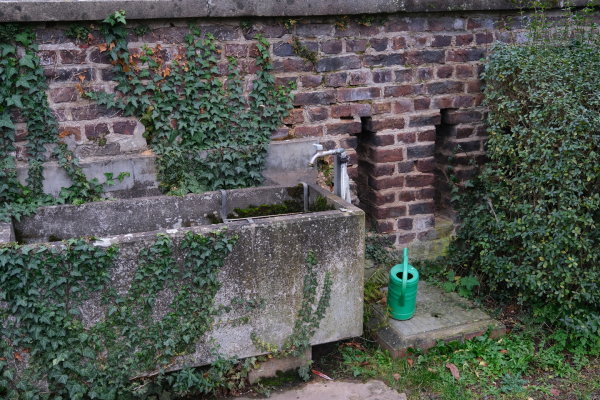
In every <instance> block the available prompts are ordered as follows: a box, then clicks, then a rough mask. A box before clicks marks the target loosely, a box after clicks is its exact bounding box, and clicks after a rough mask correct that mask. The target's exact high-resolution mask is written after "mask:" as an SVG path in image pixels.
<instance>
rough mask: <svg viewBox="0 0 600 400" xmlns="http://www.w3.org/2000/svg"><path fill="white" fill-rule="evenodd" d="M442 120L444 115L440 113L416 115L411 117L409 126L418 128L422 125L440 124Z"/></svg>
mask: <svg viewBox="0 0 600 400" xmlns="http://www.w3.org/2000/svg"><path fill="white" fill-rule="evenodd" d="M441 120H442V117H441V115H440V114H439V113H436V114H425V115H415V116H411V117H410V121H409V123H408V126H410V127H413V128H417V127H421V126H431V125H439V124H440V122H441Z"/></svg>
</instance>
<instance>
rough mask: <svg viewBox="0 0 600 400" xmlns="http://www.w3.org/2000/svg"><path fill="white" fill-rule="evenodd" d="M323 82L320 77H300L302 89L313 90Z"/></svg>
mask: <svg viewBox="0 0 600 400" xmlns="http://www.w3.org/2000/svg"><path fill="white" fill-rule="evenodd" d="M322 81H323V77H322V76H321V75H302V76H301V77H300V82H301V83H302V87H305V88H314V87H317V86H319V85H321V82H322Z"/></svg>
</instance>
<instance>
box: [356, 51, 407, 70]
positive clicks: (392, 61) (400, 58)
mask: <svg viewBox="0 0 600 400" xmlns="http://www.w3.org/2000/svg"><path fill="white" fill-rule="evenodd" d="M406 62H407V60H406V57H405V55H404V54H400V53H392V54H375V55H370V54H369V55H366V56H365V57H364V59H363V64H364V65H365V66H366V67H374V66H379V65H381V66H384V67H389V66H393V65H404V64H406Z"/></svg>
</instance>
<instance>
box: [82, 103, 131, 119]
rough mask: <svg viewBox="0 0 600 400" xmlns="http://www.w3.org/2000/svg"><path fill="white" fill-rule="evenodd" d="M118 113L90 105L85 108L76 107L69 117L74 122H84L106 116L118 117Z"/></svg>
mask: <svg viewBox="0 0 600 400" xmlns="http://www.w3.org/2000/svg"><path fill="white" fill-rule="evenodd" d="M120 114H121V112H120V111H114V112H111V111H109V110H107V109H106V107H103V106H96V105H90V106H85V107H77V108H73V109H71V115H72V116H73V120H74V121H85V120H91V119H97V118H100V117H106V116H113V117H114V116H118V115H120Z"/></svg>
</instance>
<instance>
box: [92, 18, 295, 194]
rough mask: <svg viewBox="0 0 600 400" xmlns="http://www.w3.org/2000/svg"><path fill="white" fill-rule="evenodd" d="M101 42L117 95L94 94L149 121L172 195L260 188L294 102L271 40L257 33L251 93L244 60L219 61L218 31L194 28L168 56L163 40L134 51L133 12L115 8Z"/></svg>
mask: <svg viewBox="0 0 600 400" xmlns="http://www.w3.org/2000/svg"><path fill="white" fill-rule="evenodd" d="M101 32H102V33H103V35H104V38H105V40H106V44H104V45H101V46H100V47H101V50H104V51H105V52H106V53H107V54H108V56H109V57H110V59H111V60H112V64H113V65H114V67H113V70H114V73H115V78H114V79H115V81H116V82H117V86H116V88H115V94H112V93H104V92H89V93H87V96H88V97H89V98H91V99H94V100H95V101H97V102H98V103H100V104H103V105H106V106H108V107H111V108H116V109H120V110H122V111H123V112H124V113H125V114H126V115H133V116H136V117H138V118H140V120H141V121H142V122H143V123H144V125H145V127H146V137H147V139H148V141H149V144H150V146H151V148H152V150H153V151H154V152H155V154H156V155H157V169H158V175H159V181H160V184H161V188H162V189H163V191H165V192H169V193H171V194H185V193H190V192H203V191H208V190H216V189H230V188H239V187H248V186H255V185H258V184H260V183H261V182H262V180H263V177H262V174H261V172H262V169H263V167H264V162H265V159H266V153H267V150H268V145H269V141H270V137H271V134H272V132H273V131H274V130H276V129H277V128H278V126H279V125H280V124H281V120H282V118H283V117H285V116H286V115H287V113H288V110H289V109H290V108H291V106H292V104H291V100H292V98H291V90H292V89H293V87H292V86H291V85H290V86H285V87H282V86H276V85H275V79H274V77H273V75H272V74H271V69H272V63H271V60H270V55H269V43H268V42H267V41H266V40H265V39H264V38H263V37H261V36H257V37H256V40H257V49H258V55H257V57H256V65H257V68H258V71H257V73H256V77H255V79H254V81H253V83H252V90H251V91H250V93H249V94H248V95H247V96H245V93H244V80H243V78H242V76H241V73H240V68H239V66H238V64H237V60H236V59H235V58H234V57H229V58H228V63H227V72H226V73H222V72H221V70H220V65H219V53H220V50H219V49H218V47H217V44H216V42H215V38H214V37H213V36H212V35H211V34H206V35H203V34H202V33H201V32H200V30H198V29H197V28H194V27H192V28H190V33H189V34H188V35H187V36H186V38H185V47H184V49H183V50H182V51H181V52H179V53H178V54H176V55H174V56H173V60H172V61H169V60H165V59H164V57H163V55H162V52H161V48H160V46H158V45H157V46H156V47H155V48H150V47H147V46H146V47H144V48H143V49H142V51H141V52H140V53H137V52H131V51H130V50H129V48H128V44H127V30H126V29H125V15H124V13H123V12H118V13H115V14H113V15H111V16H109V17H108V18H107V19H106V20H104V22H103V24H102V26H101Z"/></svg>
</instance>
